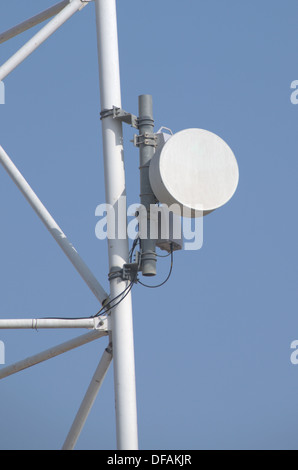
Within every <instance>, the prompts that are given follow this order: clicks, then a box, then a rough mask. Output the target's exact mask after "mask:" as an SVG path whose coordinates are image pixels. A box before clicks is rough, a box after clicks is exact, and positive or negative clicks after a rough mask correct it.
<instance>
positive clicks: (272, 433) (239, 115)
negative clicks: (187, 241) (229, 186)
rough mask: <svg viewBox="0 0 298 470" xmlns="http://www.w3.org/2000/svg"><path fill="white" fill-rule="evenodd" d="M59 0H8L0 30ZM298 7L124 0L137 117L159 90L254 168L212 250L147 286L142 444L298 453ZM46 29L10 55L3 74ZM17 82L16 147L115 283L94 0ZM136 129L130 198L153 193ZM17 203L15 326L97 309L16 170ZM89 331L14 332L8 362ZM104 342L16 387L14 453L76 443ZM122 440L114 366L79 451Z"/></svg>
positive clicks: (7, 424)
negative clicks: (102, 234) (103, 226)
mask: <svg viewBox="0 0 298 470" xmlns="http://www.w3.org/2000/svg"><path fill="white" fill-rule="evenodd" d="M52 4H53V1H52V0H38V1H37V0H27V1H26V2H24V1H22V0H10V1H9V2H5V3H3V5H2V6H0V29H1V30H6V29H8V28H9V27H11V26H13V25H14V24H16V23H18V22H20V21H22V20H23V19H25V18H27V17H30V16H32V15H34V14H35V13H37V12H39V11H40V10H42V9H44V8H47V7H49V6H51V5H52ZM297 14H298V6H297V2H296V1H294V0H288V1H287V3H286V4H285V3H283V2H280V1H276V0H270V1H269V0H263V1H262V2H257V1H256V0H252V1H251V2H243V1H239V0H226V1H225V2H223V1H222V0H209V1H208V2H206V1H203V0H200V1H198V0H186V1H185V2H183V3H181V2H179V1H178V0H163V1H162V2H160V1H157V0H152V1H151V2H150V5H148V2H145V1H144V0H130V1H125V0H119V1H118V25H119V41H120V61H121V84H122V104H123V108H124V109H125V110H127V111H129V112H132V113H133V114H137V103H138V95H140V94H143V93H149V94H152V95H153V100H154V114H155V121H156V130H157V129H159V128H160V127H161V126H166V127H169V128H171V129H172V130H173V131H174V132H178V131H179V130H182V129H185V128H190V127H198V128H203V129H207V130H209V131H212V132H214V133H216V134H218V135H219V136H220V137H222V138H223V139H224V140H225V141H226V142H227V143H228V144H229V145H230V146H231V148H232V149H233V151H234V153H235V155H236V157H237V161H238V164H239V170H240V181H239V187H238V190H237V192H236V194H235V196H234V197H233V199H232V200H231V201H230V202H229V203H228V204H227V205H226V206H225V207H223V208H221V209H220V210H218V211H215V212H214V213H212V214H210V215H209V216H208V217H206V218H205V220H204V244H203V247H202V249H201V250H199V251H195V252H194V251H188V252H186V251H184V252H179V253H177V254H176V255H175V259H174V270H173V274H172V277H171V279H170V281H169V282H168V283H167V284H166V285H165V286H164V287H163V288H161V289H160V290H151V289H145V288H143V287H142V286H136V287H135V288H134V290H133V307H134V328H135V331H134V333H135V351H136V374H137V394H138V417H139V439H140V448H141V449H297V448H298V444H297V442H298V439H297V426H296V423H297V419H298V414H297V396H298V395H297V394H298V369H297V367H295V366H293V365H292V364H291V362H290V355H291V350H290V344H291V342H292V341H294V340H297V339H298V317H297V302H298V294H297V274H298V273H297V265H298V263H297V262H298V255H297V253H298V252H297V229H298V225H297V219H296V205H297V200H298V186H297V176H298V163H297V162H298V160H297V150H298V144H297V126H298V106H295V105H293V104H292V103H291V100H290V97H291V92H292V91H291V88H290V86H291V83H292V81H294V80H298V67H297V61H296V55H297V22H296V18H297ZM35 29H36V30H38V27H37V28H35ZM32 33H33V31H29V32H26V33H24V34H23V35H22V36H19V37H17V38H15V39H13V40H11V41H9V42H8V43H5V44H2V45H1V47H0V58H1V63H3V62H4V61H5V60H6V59H7V58H9V57H10V55H12V54H13V53H14V52H15V51H16V50H17V49H18V48H19V47H20V46H21V45H22V44H23V43H24V42H25V41H26V40H27V39H29V38H30V37H31V35H32ZM5 86H6V104H5V105H1V107H0V120H1V131H0V135H1V140H0V144H1V145H2V146H3V147H4V149H5V150H6V151H7V153H8V154H9V155H10V157H11V158H12V159H13V161H14V162H15V164H16V165H17V166H18V167H19V169H20V170H21V171H22V172H23V174H24V176H25V177H26V178H27V180H28V181H29V183H30V184H31V186H32V187H33V189H34V190H35V191H36V193H37V194H38V196H39V197H40V199H41V200H42V201H43V202H44V204H45V205H46V207H47V208H48V209H49V211H50V212H51V213H52V215H53V216H54V217H55V219H56V220H57V222H58V223H59V224H60V225H61V227H62V229H63V230H64V232H65V233H66V234H67V236H68V237H69V239H70V240H71V241H72V242H73V243H74V245H75V246H76V248H77V250H78V251H79V253H80V254H81V256H82V257H83V259H84V260H85V261H86V262H87V264H88V265H89V266H90V268H91V269H92V270H93V272H94V273H95V274H96V275H97V277H98V279H99V281H100V282H102V283H103V284H104V286H105V287H106V289H108V281H107V272H108V263H107V254H106V251H107V250H106V242H105V241H99V240H97V238H96V237H95V225H96V222H97V219H96V217H95V208H96V206H97V205H98V204H101V203H103V202H104V178H103V161H102V147H101V127H100V120H99V112H100V103H99V85H98V66H97V49H96V31H95V19H94V5H93V4H91V5H89V6H88V7H86V8H85V9H84V10H83V11H82V12H81V13H78V14H77V15H76V16H75V17H73V18H72V19H71V20H70V21H69V22H68V23H67V24H65V25H64V26H63V27H62V28H61V29H60V30H59V32H57V33H56V34H55V35H54V36H53V37H52V38H51V39H50V40H48V41H47V42H46V43H45V44H44V45H43V46H42V47H41V48H39V50H38V51H36V52H35V53H34V54H33V55H32V56H30V58H29V59H27V60H26V62H24V63H23V64H22V65H21V66H20V67H18V69H16V70H15V71H14V72H13V73H12V74H11V75H10V76H9V77H7V79H6V80H5ZM133 134H134V131H133V129H131V128H130V127H125V129H124V136H125V162H126V174H127V186H128V200H129V203H135V202H137V198H138V195H139V175H138V152H137V150H136V149H135V148H134V147H133V145H132V144H131V142H130V140H131V139H132V137H133ZM0 200H1V203H0V210H1V212H0V213H1V241H2V243H1V245H0V256H1V263H0V285H1V305H0V317H1V318H33V317H41V316H45V317H46V316H63V317H65V316H70V317H75V316H79V317H81V316H85V315H86V316H90V315H92V314H94V313H96V312H97V310H98V302H97V300H96V299H95V297H94V296H93V295H92V293H90V292H89V289H88V288H87V287H86V286H85V285H84V283H83V282H82V281H81V279H80V278H79V276H78V275H77V273H76V272H75V271H74V269H73V268H72V266H71V265H70V263H69V261H68V260H67V259H66V258H65V256H64V255H63V253H62V252H61V251H60V249H59V247H57V246H56V244H55V242H54V241H53V240H52V239H51V237H50V236H49V234H48V232H47V231H46V230H45V228H44V227H43V226H42V224H41V223H40V221H39V220H38V219H37V217H36V215H35V214H34V213H33V211H32V209H31V208H30V207H29V206H28V204H27V202H26V201H25V200H24V199H23V197H22V196H21V195H20V194H19V192H18V190H17V189H16V188H15V187H14V185H13V183H12V182H11V181H10V180H9V177H8V176H7V175H6V173H5V172H4V170H3V171H0ZM168 261H169V260H168V259H165V260H162V259H160V261H159V262H158V278H157V281H160V280H163V279H164V276H165V275H166V274H167V272H168V269H169V264H168ZM74 336H76V333H74V332H72V331H39V332H36V331H6V332H5V331H0V340H1V341H3V342H4V343H5V350H6V363H7V364H11V363H13V362H15V361H18V360H20V359H22V358H24V357H27V356H30V355H32V354H35V353H38V352H39V351H41V350H43V349H47V348H48V347H50V346H53V345H55V344H59V343H60V342H63V341H65V340H67V339H69V338H72V337H74ZM105 347H106V340H105V339H101V340H99V341H98V342H95V343H92V344H90V345H87V346H84V347H82V348H80V349H77V350H76V351H74V352H71V353H68V354H65V355H64V356H61V357H59V358H56V359H53V360H51V361H48V362H47V363H44V364H43V365H39V366H36V367H34V368H32V369H30V370H27V371H24V372H22V373H20V374H18V375H15V376H12V377H10V378H7V379H5V380H3V381H2V382H1V384H0V408H1V421H0V448H1V449H59V448H61V446H62V444H63V442H64V439H65V437H66V435H67V432H68V430H69V428H70V425H71V424H72V420H73V418H74V416H75V413H76V411H77V409H78V407H79V405H80V403H81V400H82V398H83V396H84V393H85V391H86V388H87V386H88V384H89V382H90V380H91V378H92V375H93V373H94V370H95V368H96V366H97V364H98V361H99V358H100V356H101V354H102V352H103V350H104V348H105ZM0 367H1V366H0ZM115 445H116V444H115V413H114V392H113V374H112V369H110V371H109V373H108V375H107V377H106V380H105V383H104V385H103V387H102V389H101V391H100V394H99V396H98V399H97V401H96V403H95V405H94V408H93V410H92V413H91V415H90V416H89V418H88V421H87V423H86V426H85V428H84V430H83V432H82V435H81V437H80V439H79V441H78V445H77V449H114V448H115Z"/></svg>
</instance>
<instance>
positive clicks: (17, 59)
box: [0, 0, 89, 80]
mask: <svg viewBox="0 0 298 470" xmlns="http://www.w3.org/2000/svg"><path fill="white" fill-rule="evenodd" d="M88 4H89V2H82V1H81V0H72V1H71V2H70V3H69V4H68V5H67V6H66V7H65V8H63V10H62V11H60V13H58V14H57V15H56V16H55V17H54V18H53V19H52V20H51V21H49V23H47V24H46V25H45V26H44V27H43V28H42V29H41V30H40V31H39V32H38V33H37V34H35V36H33V38H31V39H30V40H29V41H28V42H27V43H26V44H25V45H24V46H23V47H21V49H19V50H18V51H17V52H16V53H15V54H14V55H13V56H12V57H10V59H8V60H7V61H6V62H5V64H3V65H2V66H1V67H0V80H3V79H4V78H5V77H7V75H9V74H10V73H11V72H12V71H13V70H14V69H15V68H16V67H17V66H18V65H20V64H21V63H22V62H23V61H24V60H25V59H26V58H27V57H28V56H29V55H30V54H32V52H34V51H35V50H36V49H37V48H38V47H39V46H40V45H41V44H43V43H44V42H45V41H46V39H48V38H49V37H50V36H51V35H52V34H54V33H55V31H57V29H59V28H60V26H62V25H63V24H64V23H65V22H66V21H67V20H68V19H69V18H71V17H72V16H73V15H74V14H75V13H76V12H77V11H79V10H81V9H82V8H84V7H85V6H87V5H88Z"/></svg>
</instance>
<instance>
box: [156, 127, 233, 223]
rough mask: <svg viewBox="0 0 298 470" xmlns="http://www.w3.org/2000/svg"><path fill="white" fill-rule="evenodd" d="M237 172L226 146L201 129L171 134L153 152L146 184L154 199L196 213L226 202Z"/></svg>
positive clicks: (216, 207)
mask: <svg viewBox="0 0 298 470" xmlns="http://www.w3.org/2000/svg"><path fill="white" fill-rule="evenodd" d="M238 180H239V171H238V165H237V161H236V159H235V156H234V154H233V152H232V150H231V149H230V147H229V146H228V145H227V144H226V143H225V142H224V141H223V140H222V139H221V138H220V137H218V136H217V135H215V134H213V133H212V132H209V131H206V130H203V129H186V130H184V131H181V132H178V133H177V134H174V135H173V136H172V137H171V138H170V139H169V140H168V141H167V142H166V143H165V144H164V146H163V147H162V148H161V149H160V150H159V151H157V152H156V153H155V155H154V157H153V159H152V161H151V165H150V183H151V186H152V189H153V191H154V194H155V196H156V197H157V199H158V200H159V201H160V202H162V203H163V204H167V205H168V206H171V205H173V204H177V205H178V207H177V209H176V210H175V209H174V210H173V212H176V213H179V215H180V214H182V215H185V216H189V215H191V216H200V215H202V212H203V214H206V213H208V212H211V211H214V210H215V209H218V208H219V207H221V206H223V205H224V204H226V203H227V202H228V201H229V199H230V198H231V197H232V196H233V194H234V192H235V191H236V188H237V185H238Z"/></svg>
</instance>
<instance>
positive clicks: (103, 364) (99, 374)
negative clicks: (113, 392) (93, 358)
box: [62, 347, 113, 450]
mask: <svg viewBox="0 0 298 470" xmlns="http://www.w3.org/2000/svg"><path fill="white" fill-rule="evenodd" d="M112 359H113V353H112V349H111V347H108V348H107V349H105V351H104V353H103V356H102V358H101V360H100V363H99V364H98V367H97V369H96V371H95V373H94V376H93V377H92V380H91V383H90V385H89V387H88V390H87V392H86V395H85V397H84V400H83V402H82V404H81V406H80V409H79V411H78V413H77V415H76V417H75V420H74V422H73V424H72V426H71V428H70V431H69V433H68V436H67V438H66V440H65V443H64V445H63V447H62V450H73V449H74V448H75V445H76V443H77V440H78V438H79V436H80V434H81V432H82V429H83V427H84V424H85V422H86V420H87V418H88V416H89V413H90V411H91V408H92V406H93V404H94V402H95V399H96V397H97V395H98V392H99V390H100V388H101V386H102V383H103V381H104V378H105V376H106V373H107V371H108V369H109V367H110V364H111V362H112Z"/></svg>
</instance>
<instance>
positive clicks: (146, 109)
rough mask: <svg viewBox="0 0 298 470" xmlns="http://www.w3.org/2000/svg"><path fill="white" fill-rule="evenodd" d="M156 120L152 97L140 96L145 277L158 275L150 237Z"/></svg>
mask: <svg viewBox="0 0 298 470" xmlns="http://www.w3.org/2000/svg"><path fill="white" fill-rule="evenodd" d="M153 132H154V120H153V104H152V96H151V95H140V96H139V134H140V143H139V147H140V187H141V195H140V197H141V204H142V206H144V207H145V208H146V213H147V221H146V222H147V227H146V237H145V238H144V239H141V249H142V266H141V268H142V274H143V275H144V276H155V275H156V240H154V239H151V236H150V223H151V222H150V207H151V205H152V204H153V205H154V204H155V202H156V198H155V196H154V194H153V191H152V188H151V184H150V179H149V166H150V161H151V159H152V157H153V155H154V153H155V145H154V139H153Z"/></svg>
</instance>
